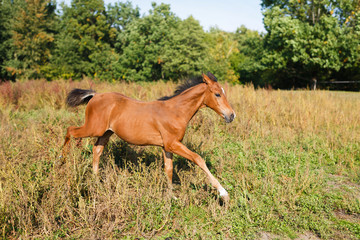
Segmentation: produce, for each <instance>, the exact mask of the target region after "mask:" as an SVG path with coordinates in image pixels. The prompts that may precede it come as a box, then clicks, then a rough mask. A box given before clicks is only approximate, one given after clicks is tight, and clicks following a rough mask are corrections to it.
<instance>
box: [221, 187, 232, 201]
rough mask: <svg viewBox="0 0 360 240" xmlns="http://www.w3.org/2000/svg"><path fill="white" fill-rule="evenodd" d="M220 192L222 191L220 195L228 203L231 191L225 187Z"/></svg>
mask: <svg viewBox="0 0 360 240" xmlns="http://www.w3.org/2000/svg"><path fill="white" fill-rule="evenodd" d="M219 192H220V197H221V199H222V200H223V202H224V203H227V202H229V201H230V196H229V193H228V192H227V191H226V190H225V189H224V188H223V189H221V190H220V191H219Z"/></svg>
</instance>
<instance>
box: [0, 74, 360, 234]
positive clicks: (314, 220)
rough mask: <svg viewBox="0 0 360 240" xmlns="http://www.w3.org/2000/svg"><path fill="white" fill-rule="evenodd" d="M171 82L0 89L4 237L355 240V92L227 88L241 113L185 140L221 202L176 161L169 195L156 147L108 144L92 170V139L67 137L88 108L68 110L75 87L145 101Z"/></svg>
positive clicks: (358, 199)
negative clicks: (223, 195) (214, 181)
mask: <svg viewBox="0 0 360 240" xmlns="http://www.w3.org/2000/svg"><path fill="white" fill-rule="evenodd" d="M175 86H176V84H174V83H163V82H157V83H139V84H135V83H130V84H127V83H113V84H111V83H98V82H93V81H91V80H89V79H85V80H83V81H81V82H71V81H53V82H45V81H28V82H23V83H3V84H1V85H0V238H3V239H18V238H20V239H136V238H139V239H151V238H152V239H360V115H359V110H360V93H344V92H329V91H271V90H264V89H254V88H253V87H252V86H232V85H229V84H223V86H224V88H225V90H226V91H227V94H228V98H229V102H230V103H231V104H232V106H233V107H234V109H235V111H236V113H237V118H236V119H235V120H234V122H233V123H231V124H225V123H224V121H223V120H222V119H221V118H220V117H219V116H218V115H217V114H216V113H215V112H213V111H211V110H210V109H203V110H201V111H199V113H198V114H197V115H196V116H195V117H194V118H193V119H192V120H191V122H190V124H189V126H188V129H187V133H186V136H185V139H184V141H183V142H184V143H185V144H186V145H187V146H188V147H189V148H190V149H192V150H194V151H196V152H197V153H199V154H200V155H201V156H202V157H203V158H204V159H205V160H206V162H207V164H208V166H209V168H210V170H211V172H212V173H213V174H214V176H216V177H217V178H218V179H219V181H220V182H221V183H222V185H223V186H224V187H225V188H226V189H227V190H228V191H229V194H230V197H231V200H230V202H229V204H227V205H225V206H224V205H222V204H221V201H220V199H219V196H218V194H217V192H216V191H215V189H214V188H212V187H211V186H210V185H209V183H208V182H207V178H206V176H205V174H204V173H203V172H202V171H201V170H200V168H199V167H197V166H194V164H192V163H190V162H188V161H187V160H185V159H183V158H180V157H177V156H176V157H175V159H174V167H175V170H174V181H175V184H174V188H175V189H174V194H175V195H176V197H177V200H175V199H173V198H171V197H170V194H168V191H167V180H166V176H165V174H164V172H163V160H162V155H161V149H159V148H156V147H137V146H132V145H129V144H127V143H125V142H123V141H121V140H120V139H119V138H117V137H116V136H113V137H112V138H111V141H110V143H109V145H108V146H107V148H106V150H105V151H104V154H103V156H102V157H101V162H100V173H99V176H98V177H96V176H94V174H93V173H92V167H91V162H92V144H93V143H94V139H83V140H82V141H77V140H72V143H71V150H70V152H69V155H68V157H67V161H66V163H64V164H61V163H60V161H59V159H58V156H59V155H60V153H61V146H62V144H63V140H64V136H65V131H66V128H67V127H68V126H70V125H82V123H83V119H84V109H85V106H81V107H78V108H75V109H70V108H67V107H66V106H65V98H66V94H67V92H69V91H70V90H71V89H72V88H73V87H81V88H89V87H92V88H94V89H96V90H97V91H98V92H107V91H117V92H121V93H124V94H126V95H128V96H130V97H133V98H136V99H141V100H147V101H148V100H154V99H157V98H159V97H161V96H164V95H169V94H171V93H172V92H173V90H174V89H175Z"/></svg>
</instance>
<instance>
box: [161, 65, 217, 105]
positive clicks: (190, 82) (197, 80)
mask: <svg viewBox="0 0 360 240" xmlns="http://www.w3.org/2000/svg"><path fill="white" fill-rule="evenodd" d="M207 76H208V77H209V78H210V79H211V80H213V81H215V82H217V78H216V77H215V76H214V75H213V74H212V73H210V72H208V73H207ZM203 82H204V81H203V77H202V76H199V77H192V78H188V79H186V80H184V82H183V83H182V84H180V85H179V86H177V87H176V90H175V92H174V94H173V95H171V96H164V97H162V98H159V99H158V100H160V101H166V100H168V99H171V98H173V97H176V96H177V95H179V94H180V93H182V92H184V91H185V90H187V89H189V88H192V87H194V86H196V85H199V84H201V83H203Z"/></svg>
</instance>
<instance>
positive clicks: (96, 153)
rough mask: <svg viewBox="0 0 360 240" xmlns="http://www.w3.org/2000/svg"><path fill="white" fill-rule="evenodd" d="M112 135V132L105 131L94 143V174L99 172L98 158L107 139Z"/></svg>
mask: <svg viewBox="0 0 360 240" xmlns="http://www.w3.org/2000/svg"><path fill="white" fill-rule="evenodd" d="M113 133H114V132H113V131H111V130H108V131H106V132H105V133H104V135H102V136H101V137H99V138H98V140H97V141H96V143H95V144H94V147H93V170H94V173H95V174H97V173H98V171H99V160H100V156H101V154H102V152H103V150H104V147H105V145H106V144H107V143H108V142H109V138H110V137H111V135H112V134H113Z"/></svg>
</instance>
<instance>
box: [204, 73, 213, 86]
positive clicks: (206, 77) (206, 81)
mask: <svg viewBox="0 0 360 240" xmlns="http://www.w3.org/2000/svg"><path fill="white" fill-rule="evenodd" d="M202 77H203V81H204V83H206V84H207V85H211V84H213V80H211V79H210V78H209V77H208V75H206V74H204V73H203V74H202Z"/></svg>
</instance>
